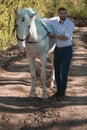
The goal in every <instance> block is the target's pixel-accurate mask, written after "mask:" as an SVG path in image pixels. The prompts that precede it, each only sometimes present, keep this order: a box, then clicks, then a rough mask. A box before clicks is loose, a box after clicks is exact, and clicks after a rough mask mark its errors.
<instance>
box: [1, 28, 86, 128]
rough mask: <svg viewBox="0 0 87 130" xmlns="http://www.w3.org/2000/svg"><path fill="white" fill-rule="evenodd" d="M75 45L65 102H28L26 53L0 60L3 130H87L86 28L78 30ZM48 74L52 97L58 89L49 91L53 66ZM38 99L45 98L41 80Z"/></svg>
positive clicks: (3, 56) (7, 56)
mask: <svg viewBox="0 0 87 130" xmlns="http://www.w3.org/2000/svg"><path fill="white" fill-rule="evenodd" d="M73 44H74V46H73V50H74V55H73V60H72V64H71V68H70V73H69V80H68V88H67V96H66V98H65V99H64V101H62V102H59V101H57V100H54V99H48V100H42V99H39V98H37V99H34V100H33V101H27V100H26V97H27V96H28V95H29V92H30V89H31V77H30V73H29V72H30V69H29V65H28V62H27V59H26V58H25V53H22V54H18V52H17V51H15V50H14V49H13V50H12V51H11V50H10V51H9V53H6V52H5V53H3V55H1V56H0V65H1V68H0V130H87V28H86V27H83V28H76V30H75V32H74V36H73ZM13 52H14V53H13ZM11 53H12V54H14V56H12V54H11ZM5 55H6V56H5ZM4 63H5V65H4ZM38 69H39V68H38ZM47 71H48V74H47V76H48V80H47V86H48V89H47V91H48V94H49V95H51V94H53V93H54V92H55V91H56V88H54V89H53V90H52V89H51V88H50V87H49V86H50V85H49V82H50V73H51V64H50V63H49V64H48V65H47ZM38 72H39V71H38ZM37 75H39V73H37ZM36 95H37V96H38V97H41V96H42V88H40V83H39V77H38V82H37V87H36Z"/></svg>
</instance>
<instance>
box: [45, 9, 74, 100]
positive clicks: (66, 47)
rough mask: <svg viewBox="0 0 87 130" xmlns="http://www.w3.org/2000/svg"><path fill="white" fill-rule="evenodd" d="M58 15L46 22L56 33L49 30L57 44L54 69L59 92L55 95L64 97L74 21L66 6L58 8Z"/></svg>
mask: <svg viewBox="0 0 87 130" xmlns="http://www.w3.org/2000/svg"><path fill="white" fill-rule="evenodd" d="M58 16H59V17H58V18H54V19H48V20H47V21H46V22H47V23H49V24H50V25H52V27H53V29H54V34H52V33H51V32H49V36H50V37H51V38H54V41H55V44H56V47H55V50H54V70H55V80H56V85H57V92H56V94H55V95H54V96H53V97H56V98H57V99H64V97H65V92H66V88H67V79H68V72H69V67H70V62H71V59H72V34H73V31H74V23H73V22H72V21H70V20H69V19H68V18H67V10H66V9H65V8H62V7H61V8H59V9H58Z"/></svg>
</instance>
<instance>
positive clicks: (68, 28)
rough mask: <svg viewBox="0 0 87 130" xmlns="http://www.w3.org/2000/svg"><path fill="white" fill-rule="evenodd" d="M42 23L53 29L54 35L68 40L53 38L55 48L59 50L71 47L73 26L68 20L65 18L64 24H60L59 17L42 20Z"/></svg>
mask: <svg viewBox="0 0 87 130" xmlns="http://www.w3.org/2000/svg"><path fill="white" fill-rule="evenodd" d="M44 21H45V22H46V23H48V24H50V25H51V26H52V27H53V30H54V34H55V35H63V36H67V37H68V40H65V41H63V40H60V39H57V38H55V39H54V42H55V44H56V46H57V47H59V48H61V47H66V46H70V45H72V35H73V31H74V27H75V26H74V23H73V22H72V21H71V20H70V19H68V18H66V20H65V21H64V23H60V19H59V17H53V18H50V19H44Z"/></svg>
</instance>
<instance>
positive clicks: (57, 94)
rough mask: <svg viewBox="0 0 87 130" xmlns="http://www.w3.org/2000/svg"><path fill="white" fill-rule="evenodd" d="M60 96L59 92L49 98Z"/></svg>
mask: <svg viewBox="0 0 87 130" xmlns="http://www.w3.org/2000/svg"><path fill="white" fill-rule="evenodd" d="M59 96H60V94H59V93H57V92H56V93H55V94H54V95H52V96H51V97H50V98H57V97H59Z"/></svg>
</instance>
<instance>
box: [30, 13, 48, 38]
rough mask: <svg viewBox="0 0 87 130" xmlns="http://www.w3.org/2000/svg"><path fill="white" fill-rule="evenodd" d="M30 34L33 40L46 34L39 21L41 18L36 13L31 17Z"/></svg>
mask: <svg viewBox="0 0 87 130" xmlns="http://www.w3.org/2000/svg"><path fill="white" fill-rule="evenodd" d="M30 34H31V37H33V38H34V39H35V40H39V39H42V37H44V36H45V35H46V34H47V31H46V29H45V28H44V27H43V25H42V23H41V19H40V18H39V17H38V16H37V15H35V16H34V17H33V18H32V22H31V27H30Z"/></svg>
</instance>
